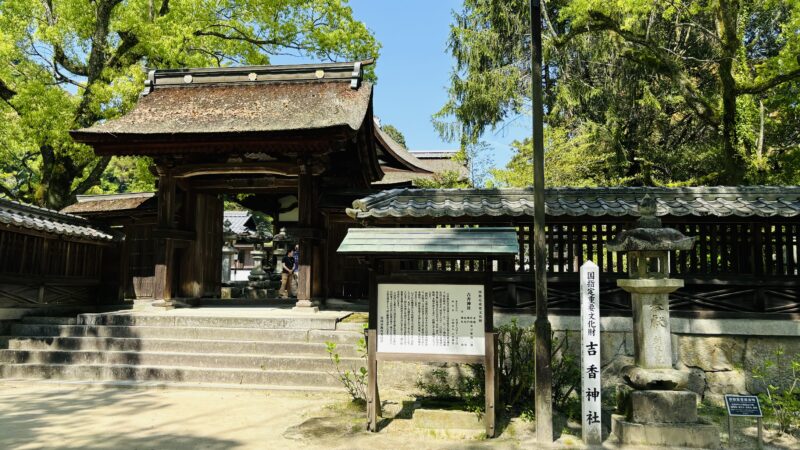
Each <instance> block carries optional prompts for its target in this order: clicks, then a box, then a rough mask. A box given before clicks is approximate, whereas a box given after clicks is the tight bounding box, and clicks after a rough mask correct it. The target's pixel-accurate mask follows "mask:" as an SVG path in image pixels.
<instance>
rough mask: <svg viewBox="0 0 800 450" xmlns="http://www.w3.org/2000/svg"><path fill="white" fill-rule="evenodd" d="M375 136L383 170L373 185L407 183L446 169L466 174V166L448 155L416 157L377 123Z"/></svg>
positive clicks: (433, 175)
mask: <svg viewBox="0 0 800 450" xmlns="http://www.w3.org/2000/svg"><path fill="white" fill-rule="evenodd" d="M375 138H376V141H377V143H378V148H379V149H380V150H381V151H382V152H383V155H382V156H381V158H382V161H383V164H382V170H383V172H384V177H383V178H382V179H381V180H380V181H376V182H373V183H372V184H373V185H375V186H381V185H392V184H400V183H409V182H413V181H414V180H417V179H421V178H422V179H433V178H435V177H436V175H437V174H440V173H443V172H446V171H455V172H457V173H459V174H460V175H461V176H462V177H463V178H467V176H468V173H467V168H466V167H464V166H463V165H461V164H459V163H458V162H456V161H453V160H452V159H450V156H446V157H445V156H444V155H440V156H439V157H437V158H432V159H427V160H425V159H420V158H418V157H417V154H416V152H412V151H409V150H407V149H406V148H405V147H403V146H402V145H400V144H399V143H398V142H397V141H395V140H394V139H392V137H391V136H389V135H388V134H387V133H386V132H385V131H383V130H381V128H380V127H379V126H378V125H377V124H376V125H375ZM452 154H455V152H453V153H452ZM452 154H451V156H452Z"/></svg>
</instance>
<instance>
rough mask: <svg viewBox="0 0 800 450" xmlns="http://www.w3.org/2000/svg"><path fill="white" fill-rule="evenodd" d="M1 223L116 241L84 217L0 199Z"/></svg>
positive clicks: (76, 236) (69, 235) (58, 233)
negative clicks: (91, 224) (92, 225)
mask: <svg viewBox="0 0 800 450" xmlns="http://www.w3.org/2000/svg"><path fill="white" fill-rule="evenodd" d="M0 223H3V224H6V225H10V226H13V227H18V228H24V229H28V230H34V231H41V232H45V233H52V234H56V235H60V236H66V237H73V238H83V239H91V240H95V241H111V240H113V239H114V236H113V235H111V234H108V233H105V232H103V231H100V230H97V229H95V228H93V227H91V226H90V225H89V222H88V221H87V220H86V219H84V218H82V217H78V216H73V215H71V214H64V213H60V212H58V211H54V210H52V209H45V208H40V207H38V206H32V205H25V204H22V203H18V202H14V201H11V200H6V199H0Z"/></svg>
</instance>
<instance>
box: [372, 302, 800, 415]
mask: <svg viewBox="0 0 800 450" xmlns="http://www.w3.org/2000/svg"><path fill="white" fill-rule="evenodd" d="M513 319H516V320H517V322H518V323H519V324H520V326H531V325H532V324H533V322H534V320H535V317H533V316H529V315H518V314H495V324H496V325H498V326H499V325H503V324H505V323H508V322H510V321H511V320H513ZM550 322H551V324H552V327H553V331H554V334H555V337H556V338H558V339H563V338H566V339H568V342H569V345H570V351H572V352H575V354H577V352H578V347H579V345H580V331H579V327H580V323H579V318H578V317H573V316H551V318H550ZM671 328H672V353H673V355H672V359H673V364H674V366H675V367H676V368H677V369H680V370H685V371H688V372H690V373H691V375H690V385H689V389H691V390H692V391H694V392H696V393H697V394H699V395H700V397H701V398H703V399H704V400H706V401H710V402H712V403H716V404H721V403H722V401H723V400H722V396H723V395H724V394H744V393H754V392H758V391H759V389H760V386H761V384H760V383H759V382H757V381H756V382H754V380H753V377H752V372H753V369H754V368H758V367H761V366H763V364H764V361H765V360H766V359H768V358H772V357H773V355H774V354H775V352H776V351H777V350H779V349H784V351H785V355H786V356H787V358H790V357H791V356H792V355H800V321H775V320H739V319H683V318H672V319H671ZM601 329H602V330H603V331H602V334H601V349H600V355H601V362H602V365H603V388H604V389H605V390H606V391H607V393H608V394H612V393H613V391H614V388H615V387H616V385H617V384H618V383H619V382H620V379H619V377H618V374H619V371H620V370H621V369H622V368H623V367H624V366H626V365H629V364H633V333H632V320H631V319H630V318H627V317H604V318H602V319H601ZM435 368H447V369H448V371H449V373H450V375H451V377H452V378H455V377H460V376H464V374H465V373H466V371H467V370H468V369H466V368H464V367H454V366H453V365H446V364H419V363H395V362H385V363H381V365H380V367H379V371H380V377H381V378H380V383H381V386H382V387H385V388H388V389H397V390H405V391H413V390H416V384H417V382H419V381H425V380H428V379H430V372H431V371H432V370H433V369H435ZM789 375H790V373H789V370H788V367H786V368H785V370H782V371H781V370H771V371H770V372H769V376H770V377H771V379H770V380H769V381H773V382H775V381H780V380H785V379H787V378H788V377H789Z"/></svg>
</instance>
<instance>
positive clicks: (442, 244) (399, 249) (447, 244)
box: [337, 227, 519, 257]
mask: <svg viewBox="0 0 800 450" xmlns="http://www.w3.org/2000/svg"><path fill="white" fill-rule="evenodd" d="M518 251H519V242H518V240H517V232H516V230H515V229H514V228H513V227H481V228H350V229H349V230H347V236H345V238H344V240H343V241H342V243H341V244H340V245H339V249H338V250H337V252H338V253H344V254H349V255H353V256H359V255H364V256H366V255H382V256H385V257H392V256H394V257H400V256H415V255H417V256H457V255H516V254H517V253H518Z"/></svg>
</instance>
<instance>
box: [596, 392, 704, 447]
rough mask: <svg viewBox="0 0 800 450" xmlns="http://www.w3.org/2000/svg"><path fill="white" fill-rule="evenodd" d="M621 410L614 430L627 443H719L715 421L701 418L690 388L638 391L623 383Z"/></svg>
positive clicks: (621, 441) (698, 444)
mask: <svg viewBox="0 0 800 450" xmlns="http://www.w3.org/2000/svg"><path fill="white" fill-rule="evenodd" d="M619 388H620V389H619V390H618V391H619V392H618V394H620V395H619V398H618V401H619V405H618V406H619V411H622V412H624V413H625V415H619V414H615V415H613V416H612V419H611V422H612V426H611V431H612V433H614V434H615V435H616V436H617V438H618V439H619V442H620V444H623V445H649V446H666V447H698V448H717V447H719V431H718V430H717V428H716V427H715V426H714V425H709V424H705V423H700V422H698V419H697V395H696V394H695V393H694V392H690V391H634V390H631V389H630V387H628V386H619Z"/></svg>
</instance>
